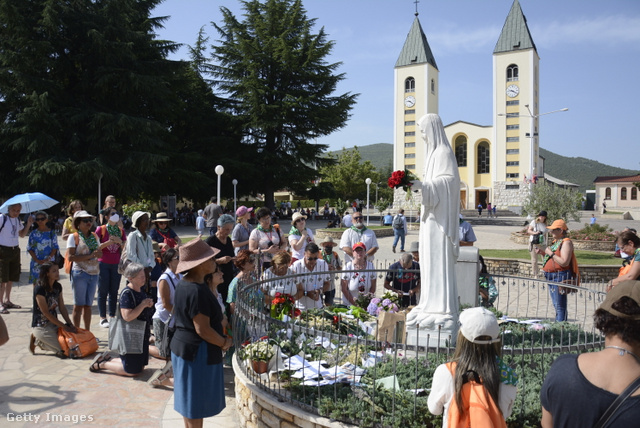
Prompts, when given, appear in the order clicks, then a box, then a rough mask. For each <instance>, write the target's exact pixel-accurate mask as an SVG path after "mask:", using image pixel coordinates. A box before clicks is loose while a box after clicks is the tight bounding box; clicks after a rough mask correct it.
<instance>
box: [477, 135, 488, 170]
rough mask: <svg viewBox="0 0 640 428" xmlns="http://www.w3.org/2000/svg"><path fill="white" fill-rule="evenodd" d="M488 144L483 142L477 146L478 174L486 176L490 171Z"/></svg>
mask: <svg viewBox="0 0 640 428" xmlns="http://www.w3.org/2000/svg"><path fill="white" fill-rule="evenodd" d="M489 158H490V154H489V143H487V142H486V141H483V142H482V143H480V144H478V174H488V173H489V170H490V163H489Z"/></svg>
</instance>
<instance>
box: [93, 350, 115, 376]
mask: <svg viewBox="0 0 640 428" xmlns="http://www.w3.org/2000/svg"><path fill="white" fill-rule="evenodd" d="M110 359H111V355H110V354H109V351H104V352H103V353H102V354H100V355H98V356H97V357H95V358H94V359H93V361H92V362H91V365H90V366H89V371H90V372H91V373H97V372H99V371H100V363H106V362H107V361H109V360H110Z"/></svg>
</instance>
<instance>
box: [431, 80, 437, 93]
mask: <svg viewBox="0 0 640 428" xmlns="http://www.w3.org/2000/svg"><path fill="white" fill-rule="evenodd" d="M431 93H432V94H435V93H436V81H435V80H433V79H431Z"/></svg>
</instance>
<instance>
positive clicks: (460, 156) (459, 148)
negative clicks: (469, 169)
mask: <svg viewBox="0 0 640 428" xmlns="http://www.w3.org/2000/svg"><path fill="white" fill-rule="evenodd" d="M456 160H457V161H458V166H467V137H465V136H464V135H460V136H459V137H458V138H456Z"/></svg>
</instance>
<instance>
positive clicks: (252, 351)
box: [241, 336, 275, 374]
mask: <svg viewBox="0 0 640 428" xmlns="http://www.w3.org/2000/svg"><path fill="white" fill-rule="evenodd" d="M241 354H242V355H241V357H242V359H243V360H249V361H250V362H251V368H252V369H253V370H254V371H255V372H256V373H258V374H262V373H266V372H267V370H268V367H269V361H271V359H272V358H273V356H274V355H275V351H274V349H273V344H272V343H271V341H270V340H269V337H268V336H264V337H261V338H260V339H259V340H257V341H255V342H251V343H248V344H246V345H245V346H244V347H243V348H242V352H241Z"/></svg>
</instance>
